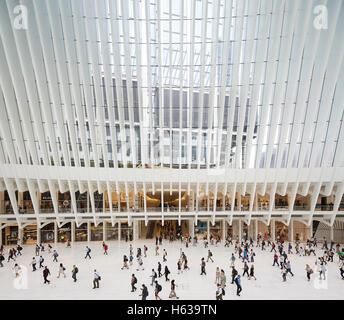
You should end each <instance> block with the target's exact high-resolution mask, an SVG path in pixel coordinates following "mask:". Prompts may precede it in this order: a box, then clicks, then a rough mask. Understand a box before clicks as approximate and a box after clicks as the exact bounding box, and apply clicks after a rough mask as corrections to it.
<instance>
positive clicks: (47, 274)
mask: <svg viewBox="0 0 344 320" xmlns="http://www.w3.org/2000/svg"><path fill="white" fill-rule="evenodd" d="M49 275H50V270H49V269H48V267H47V266H45V267H44V270H43V278H44V284H45V283H48V284H50V280H48V276H49Z"/></svg>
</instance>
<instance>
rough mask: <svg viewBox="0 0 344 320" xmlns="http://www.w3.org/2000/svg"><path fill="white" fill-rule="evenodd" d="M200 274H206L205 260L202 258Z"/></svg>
mask: <svg viewBox="0 0 344 320" xmlns="http://www.w3.org/2000/svg"><path fill="white" fill-rule="evenodd" d="M202 274H204V275H207V274H206V272H205V261H204V258H202V259H201V275H202Z"/></svg>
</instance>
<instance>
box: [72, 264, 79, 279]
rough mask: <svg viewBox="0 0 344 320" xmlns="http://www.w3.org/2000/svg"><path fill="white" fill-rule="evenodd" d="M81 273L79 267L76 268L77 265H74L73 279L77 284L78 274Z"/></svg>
mask: <svg viewBox="0 0 344 320" xmlns="http://www.w3.org/2000/svg"><path fill="white" fill-rule="evenodd" d="M78 272H79V269H78V267H76V266H75V264H74V265H73V269H72V278H73V280H74V282H76V280H77V279H76V274H77V273H78Z"/></svg>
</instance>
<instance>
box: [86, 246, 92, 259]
mask: <svg viewBox="0 0 344 320" xmlns="http://www.w3.org/2000/svg"><path fill="white" fill-rule="evenodd" d="M90 253H91V249H90V248H89V247H88V246H86V256H85V259H86V258H87V257H89V258H90V259H91V255H90Z"/></svg>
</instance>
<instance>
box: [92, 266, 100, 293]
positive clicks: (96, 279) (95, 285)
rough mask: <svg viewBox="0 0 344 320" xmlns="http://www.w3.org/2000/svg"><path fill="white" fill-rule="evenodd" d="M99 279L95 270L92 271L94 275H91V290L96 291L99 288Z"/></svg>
mask: <svg viewBox="0 0 344 320" xmlns="http://www.w3.org/2000/svg"><path fill="white" fill-rule="evenodd" d="M100 279H101V277H100V275H99V273H98V272H97V270H96V269H94V274H93V289H98V288H99V281H100Z"/></svg>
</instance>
